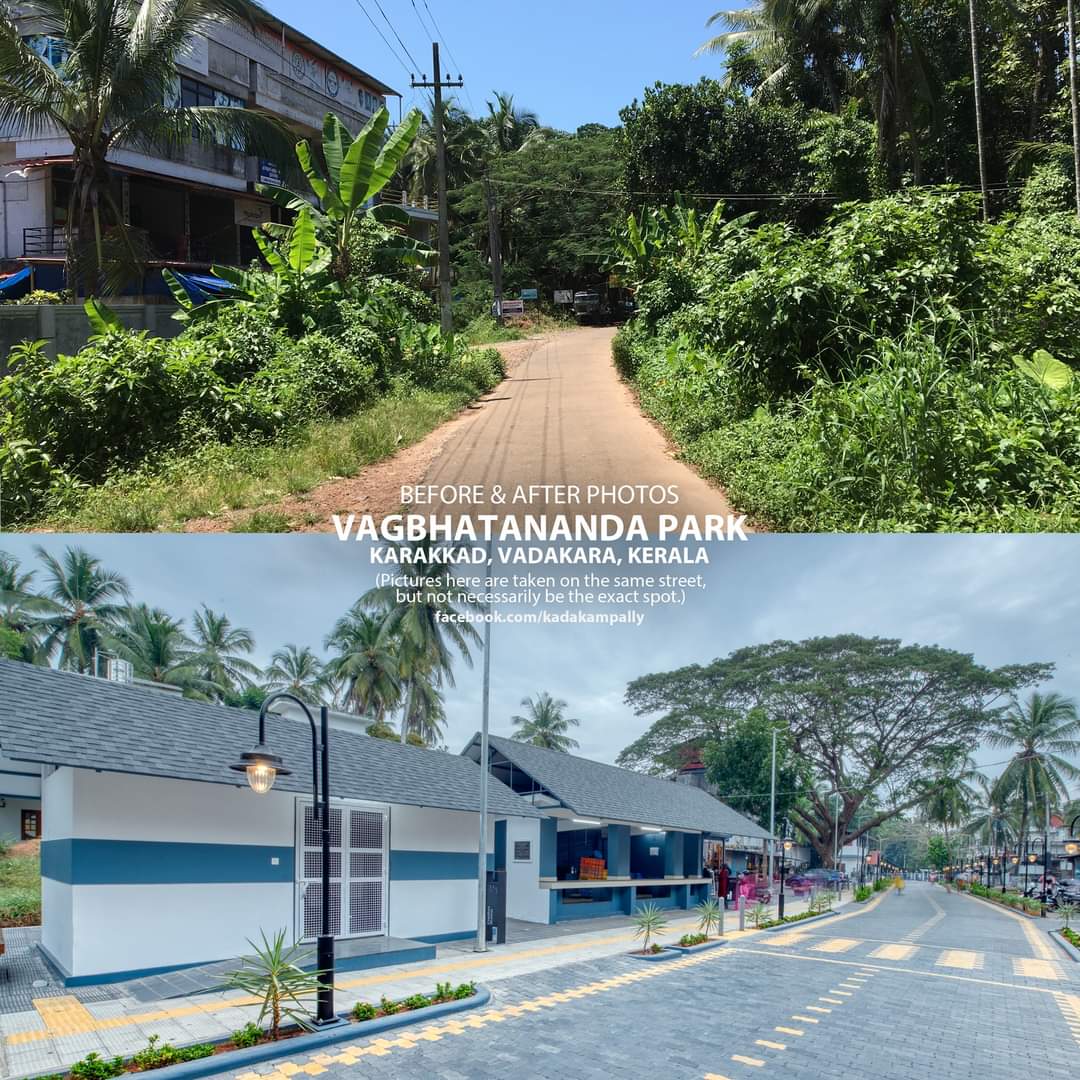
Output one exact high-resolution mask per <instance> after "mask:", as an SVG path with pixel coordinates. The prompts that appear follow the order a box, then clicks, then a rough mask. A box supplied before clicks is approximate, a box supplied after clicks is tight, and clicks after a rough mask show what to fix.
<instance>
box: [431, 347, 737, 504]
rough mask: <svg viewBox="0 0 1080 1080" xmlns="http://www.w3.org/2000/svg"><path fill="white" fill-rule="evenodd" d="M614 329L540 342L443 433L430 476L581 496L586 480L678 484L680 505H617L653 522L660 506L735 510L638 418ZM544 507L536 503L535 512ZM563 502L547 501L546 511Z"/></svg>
mask: <svg viewBox="0 0 1080 1080" xmlns="http://www.w3.org/2000/svg"><path fill="white" fill-rule="evenodd" d="M613 333H614V332H613V331H612V330H611V329H608V328H581V329H577V330H571V331H568V332H566V333H562V334H556V335H554V336H553V337H552V338H551V339H550V341H548V342H546V343H545V344H544V345H542V346H541V347H540V348H538V349H536V350H535V351H534V352H533V353H532V354H531V355H529V356H528V357H527V358H526V359H525V360H524V361H523V362H522V363H520V364H519V365H518V366H517V367H516V368H514V369H513V370H512V371H511V372H510V375H509V378H507V380H506V381H505V382H504V383H503V384H502V385H501V386H500V387H499V388H498V389H497V390H496V391H495V392H494V394H492V395H491V396H490V397H488V398H486V399H485V402H484V408H483V410H482V411H481V412H480V413H479V414H478V415H477V416H475V417H474V418H473V419H472V422H471V423H469V424H468V425H466V426H463V427H462V428H461V430H460V431H459V432H457V434H456V435H455V436H454V437H453V438H451V439H448V440H447V442H446V443H445V444H444V446H443V447H442V450H441V452H440V454H439V455H438V457H437V458H435V459H434V461H433V462H432V464H431V466H430V467H429V469H428V471H427V474H426V476H425V478H424V482H425V483H427V484H430V485H439V486H441V485H466V484H468V485H483V486H484V488H485V489H486V490H487V491H490V490H491V489H492V487H493V486H495V485H501V486H502V488H503V489H504V490H508V489H511V488H513V487H516V486H518V485H559V484H561V485H572V484H576V485H579V486H580V487H581V488H582V492H583V494H584V491H585V489H586V488H587V487H588V485H598V486H602V487H609V488H610V487H619V486H625V485H658V486H673V487H675V488H676V489H677V491H678V497H679V503H678V507H677V508H675V509H674V510H673V509H672V507H670V506H667V507H664V506H661V507H651V506H648V505H642V504H640V503H639V504H637V505H635V506H627V507H622V508H621V509H623V510H625V511H626V512H628V513H631V512H640V513H642V514H643V515H644V516H645V518H646V520H647V521H649V523H650V524H652V523H653V522H654V520H655V517H656V514H657V513H661V512H662V513H671V512H676V513H678V514H680V515H684V514H696V515H703V514H707V513H711V514H723V513H729V512H730V511H731V507H730V506H729V505H728V503H727V500H726V499H725V497H724V495H723V494H722V493H721V492H720V491H718V490H717V489H716V488H714V487H712V486H711V485H709V484H707V483H706V482H705V481H704V480H702V479H701V478H700V477H699V476H698V475H697V474H696V473H695V472H693V471H692V470H691V469H689V468H688V467H687V466H686V465H684V464H683V463H682V462H681V461H678V460H676V458H675V456H674V454H673V452H672V450H671V448H670V447H669V446H668V444H667V441H666V440H665V438H664V436H663V434H662V433H661V432H660V430H659V429H658V428H657V427H656V426H655V425H654V424H652V423H651V422H650V421H649V420H647V419H646V418H645V417H643V416H642V415H641V413H640V411H639V409H638V407H637V404H636V403H635V401H634V399H633V396H632V394H631V393H630V391H629V390H628V389H627V387H626V386H625V384H624V383H623V382H621V380H620V379H619V377H618V375H617V374H616V371H615V368H614V366H613V365H612V361H611V339H612V337H613ZM538 505H539V504H538V502H536V501H534V502H533V503H532V507H533V509H536V508H537V507H538ZM564 505H566V504H564V503H562V502H561V501H560V500H559V499H558V498H549V499H548V500H547V506H548V507H549V508H559V507H562V506H564ZM571 508H572V507H571ZM592 508H593V509H595V510H597V511H600V510H612V511H615V510H618V509H620V508H618V507H614V506H606V507H605V506H599V505H597V504H595V503H594V504H593V507H592ZM446 509H450V508H449V507H446ZM485 509H486V510H488V511H492V510H494V511H498V510H500V509H507V508H505V507H491V506H487V507H485Z"/></svg>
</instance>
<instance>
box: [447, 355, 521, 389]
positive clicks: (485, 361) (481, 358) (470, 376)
mask: <svg viewBox="0 0 1080 1080" xmlns="http://www.w3.org/2000/svg"><path fill="white" fill-rule="evenodd" d="M505 377H506V368H505V365H504V364H503V358H502V354H501V353H500V352H499V351H498V350H497V349H470V350H468V351H466V352H463V353H461V354H460V355H458V356H455V357H454V358H453V359H452V360H451V361H450V363H449V365H448V366H447V368H446V370H445V371H444V372H443V373H442V374H441V375H440V376H439V377H438V379H437V380H436V382H435V388H436V389H438V390H457V389H462V390H464V391H465V392H466V393H469V394H470V395H471V394H474V393H476V392H477V391H488V390H492V389H494V388H495V387H496V386H498V385H499V383H500V382H502V380H503V379H504V378H505Z"/></svg>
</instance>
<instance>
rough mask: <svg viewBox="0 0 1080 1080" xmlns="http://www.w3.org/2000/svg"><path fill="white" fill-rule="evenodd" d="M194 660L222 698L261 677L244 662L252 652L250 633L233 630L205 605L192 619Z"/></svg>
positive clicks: (240, 628) (254, 668) (240, 629)
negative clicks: (218, 690) (219, 691)
mask: <svg viewBox="0 0 1080 1080" xmlns="http://www.w3.org/2000/svg"><path fill="white" fill-rule="evenodd" d="M192 626H193V630H194V632H193V634H192V638H193V641H194V648H195V652H196V654H197V655H196V657H195V660H196V662H197V664H198V666H199V668H200V670H201V672H202V676H203V678H204V679H205V680H206V681H207V682H209V683H213V684H214V685H215V686H220V687H221V693H222V695H224V694H226V693H237V692H240V691H242V690H244V689H245V688H246V687H248V686H249V685H251V683H252V682H254V681H255V680H256V679H257V678H258V677H260V676H261V675H262V672H261V671H260V670H259V668H258V666H257V665H256V664H253V663H252V662H251V661H250V660H248V659H247V655H248V654H250V653H251V652H252V651H253V650H254V648H255V638H254V637H253V636H252V634H251V631H250V630H245V629H244V628H243V627H242V626H233V624H232V621H231V620H230V619H229V617H228V615H219V614H218V613H217V612H215V611H211V610H210V608H208V607H207V606H206V605H205V604H203V606H202V607H201V608H200V609H199V610H198V611H196V612H195V614H194V616H193V617H192Z"/></svg>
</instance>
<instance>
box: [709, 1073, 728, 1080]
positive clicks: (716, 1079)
mask: <svg viewBox="0 0 1080 1080" xmlns="http://www.w3.org/2000/svg"><path fill="white" fill-rule="evenodd" d="M705 1080H729V1077H726V1076H721V1075H720V1074H719V1073H706V1074H705Z"/></svg>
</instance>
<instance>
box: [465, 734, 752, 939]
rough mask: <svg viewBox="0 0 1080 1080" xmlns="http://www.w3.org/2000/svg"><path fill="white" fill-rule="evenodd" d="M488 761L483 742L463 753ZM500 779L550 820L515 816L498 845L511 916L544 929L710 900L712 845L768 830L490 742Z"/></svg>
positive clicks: (589, 765) (596, 770)
mask: <svg viewBox="0 0 1080 1080" xmlns="http://www.w3.org/2000/svg"><path fill="white" fill-rule="evenodd" d="M463 753H464V754H465V756H467V757H469V758H471V759H472V760H473V761H476V762H479V761H480V740H479V736H477V737H475V738H474V739H473V740H472V741H471V742H470V743H469V745H468V746H467V747H466V748H465V750H464V751H463ZM489 764H490V768H491V774H492V776H493V777H494V778H495V779H496V780H497V781H499V782H500V783H501V784H502V785H504V786H505V787H507V788H509V789H510V790H511V791H513V792H515V793H516V794H517V795H518V796H519V797H520V798H521V799H522V800H523V801H525V802H526V803H527V804H528V805H529V806H530V807H532V808H533V809H535V810H537V811H539V812H540V814H541V815H542V817H540V818H539V819H535V818H524V817H521V818H515V819H510V818H508V819H507V821H506V823H505V825H504V826H502V827H501V829H504V830H505V836H501V837H500V836H498V835H497V840H496V855H495V865H496V866H502V865H505V868H506V895H507V914H508V915H509V916H510V917H511V918H516V919H524V920H527V921H529V922H536V923H559V922H565V921H567V920H571V919H583V918H590V917H596V916H604V915H620V914H623V915H629V914H631V913H632V912H633V911H634V910H636V908H637V906H638V905H639V904H642V903H652V904H655V905H656V906H657V907H661V908H688V907H691V906H693V905H694V904H696V903H698V902H699V901H700V900H702V899H704V898H706V897H707V896H708V895H709V892H710V888H711V883H712V879H711V877H710V875H709V874H708V873H707V872H706V870H705V867H704V854H705V845H706V843H709V842H711V841H723V840H726V839H729V838H730V837H732V836H734V835H746V836H749V837H752V838H753V839H754V840H755V841H756V842H759V843H761V842H763V841H764V840H765V839H766V838H767V837H768V833H767V832H766V831H765V830H764V829H762V828H760V827H759V826H758V825H756V824H755V823H754V822H752V821H750V820H749V819H748V818H746V817H743V815H741V814H738V813H736V812H735V811H734V810H732V809H731V807H729V806H725V805H724V803H722V802H720V801H719V800H718V799H715V798H713V797H712V796H711V795H709V794H708V793H706V792H705V791H702V790H700V789H699V788H696V787H694V786H691V785H685V784H677V783H674V782H672V781H670V780H663V779H660V778H658V777H654V776H646V775H644V774H642V773H637V772H632V771H631V770H629V769H620V768H617V767H616V766H614V765H605V764H603V763H601V762H597V761H590V760H588V759H586V758H582V757H576V756H574V755H572V754H563V753H560V752H558V751H554V750H545V749H543V748H541V747H537V746H531V745H529V744H526V743H521V742H517V741H516V740H514V739H506V738H500V737H497V736H492V737H491V738H490V759H489Z"/></svg>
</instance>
